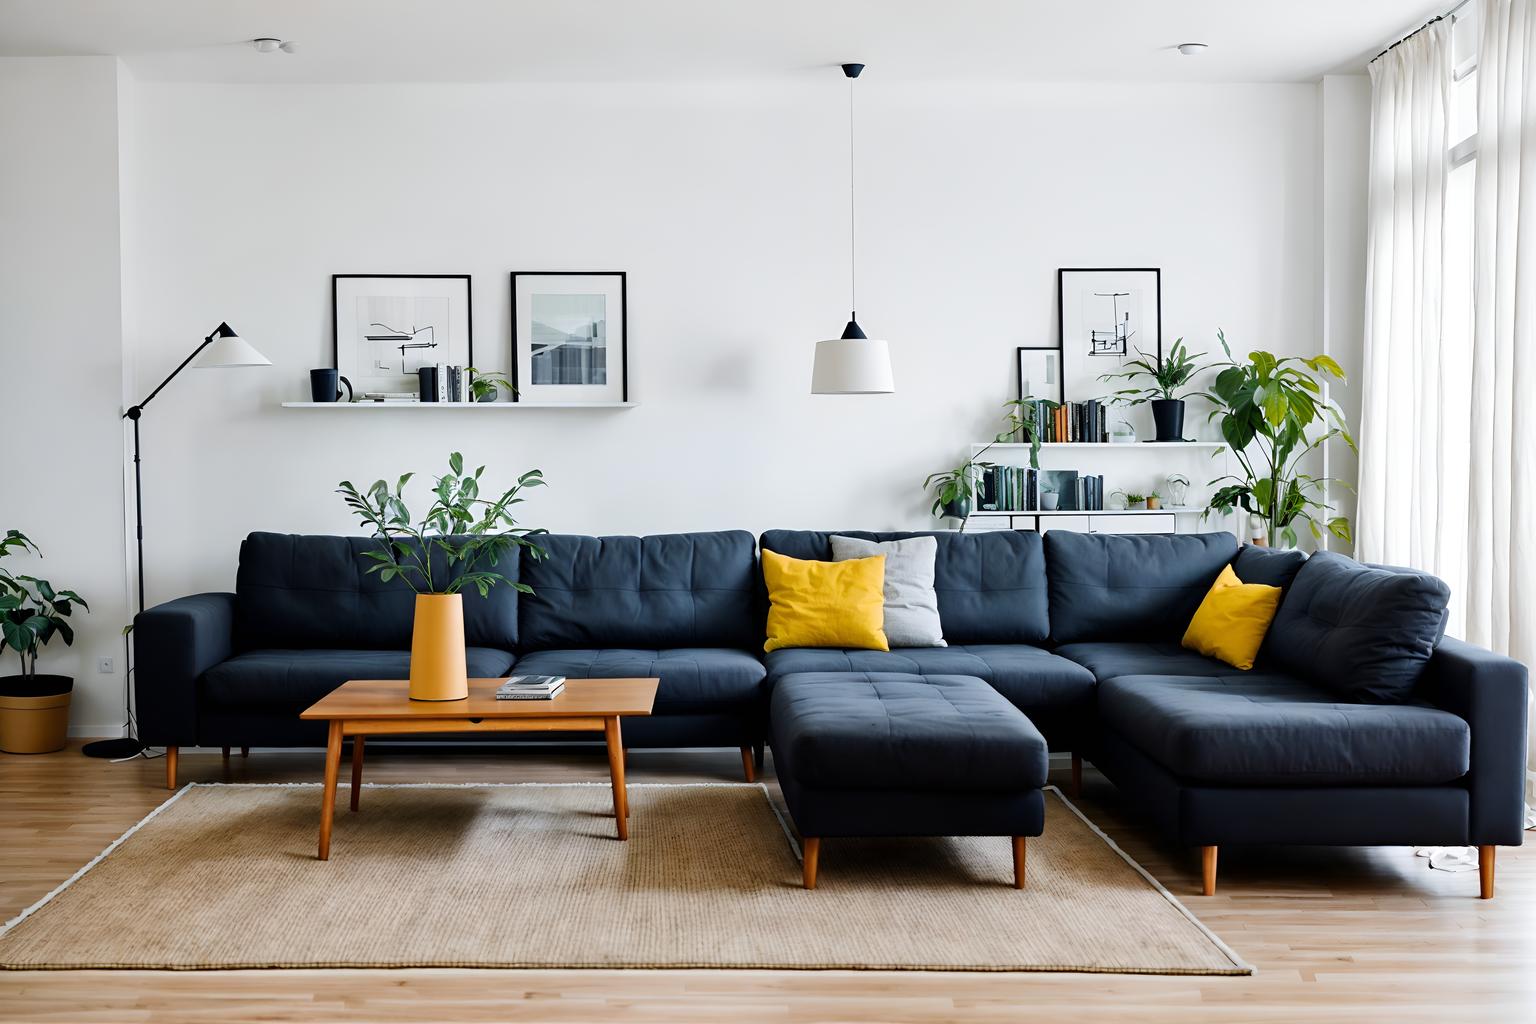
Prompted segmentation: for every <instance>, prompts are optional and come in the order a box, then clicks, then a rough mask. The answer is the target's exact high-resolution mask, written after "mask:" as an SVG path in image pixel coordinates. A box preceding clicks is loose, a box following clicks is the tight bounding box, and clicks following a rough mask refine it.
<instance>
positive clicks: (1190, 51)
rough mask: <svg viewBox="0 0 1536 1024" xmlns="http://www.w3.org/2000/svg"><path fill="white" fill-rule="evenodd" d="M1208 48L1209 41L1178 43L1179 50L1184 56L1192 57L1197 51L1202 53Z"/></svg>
mask: <svg viewBox="0 0 1536 1024" xmlns="http://www.w3.org/2000/svg"><path fill="white" fill-rule="evenodd" d="M1209 49H1210V44H1209V43H1180V44H1179V52H1180V53H1182V54H1183V55H1184V56H1186V57H1193V56H1194V55H1195V54H1197V53H1203V52H1204V51H1206V50H1209Z"/></svg>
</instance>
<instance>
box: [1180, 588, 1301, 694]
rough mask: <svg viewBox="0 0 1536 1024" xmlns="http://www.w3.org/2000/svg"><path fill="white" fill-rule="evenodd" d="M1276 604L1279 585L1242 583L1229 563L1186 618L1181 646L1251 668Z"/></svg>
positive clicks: (1277, 604) (1242, 667) (1272, 619)
mask: <svg viewBox="0 0 1536 1024" xmlns="http://www.w3.org/2000/svg"><path fill="white" fill-rule="evenodd" d="M1279 607H1280V588H1279V587H1267V586H1265V585H1264V584H1262V583H1244V582H1243V581H1242V580H1240V579H1238V578H1237V573H1235V572H1233V571H1232V567H1231V566H1230V565H1229V566H1227V567H1225V568H1224V569H1222V570H1221V575H1220V576H1217V577H1216V582H1215V583H1213V584H1211V589H1210V592H1209V593H1207V594H1206V595H1205V600H1203V601H1201V602H1200V607H1199V608H1198V609H1196V611H1195V617H1194V618H1193V619H1191V620H1189V629H1187V630H1185V631H1184V646H1185V647H1188V648H1189V649H1190V650H1192V651H1199V652H1200V653H1201V654H1205V655H1209V656H1210V657H1212V658H1217V659H1219V660H1221V661H1224V662H1226V663H1227V664H1228V665H1231V666H1232V667H1233V668H1240V669H1242V670H1243V671H1244V672H1246V671H1248V670H1249V669H1251V668H1253V659H1255V658H1257V657H1258V656H1259V645H1261V644H1262V643H1264V634H1265V633H1267V632H1269V624H1270V623H1271V622H1272V621H1274V618H1275V609H1277V608H1279Z"/></svg>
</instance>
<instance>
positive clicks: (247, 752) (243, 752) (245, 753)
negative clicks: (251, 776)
mask: <svg viewBox="0 0 1536 1024" xmlns="http://www.w3.org/2000/svg"><path fill="white" fill-rule="evenodd" d="M240 756H241V757H250V756H251V748H250V747H241V748H240Z"/></svg>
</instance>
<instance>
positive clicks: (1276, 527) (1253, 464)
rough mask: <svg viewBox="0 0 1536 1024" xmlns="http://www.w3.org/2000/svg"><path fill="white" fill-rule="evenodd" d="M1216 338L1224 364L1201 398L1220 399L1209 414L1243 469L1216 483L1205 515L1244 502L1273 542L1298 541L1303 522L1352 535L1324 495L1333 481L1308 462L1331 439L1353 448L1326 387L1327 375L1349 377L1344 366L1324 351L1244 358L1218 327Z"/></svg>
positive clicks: (1314, 530) (1317, 530) (1318, 531)
mask: <svg viewBox="0 0 1536 1024" xmlns="http://www.w3.org/2000/svg"><path fill="white" fill-rule="evenodd" d="M1216 337H1217V338H1218V339H1219V340H1220V342H1221V347H1222V351H1224V352H1225V353H1226V355H1227V362H1225V363H1223V364H1220V365H1221V366H1223V367H1225V368H1224V369H1222V370H1221V372H1220V373H1218V374H1217V375H1216V380H1215V382H1214V383H1213V384H1212V386H1211V390H1210V392H1209V393H1206V394H1205V395H1204V396H1203V397H1205V398H1207V399H1209V400H1210V401H1211V402H1213V403H1215V405H1216V409H1215V411H1213V412H1212V413H1211V419H1213V420H1219V421H1220V423H1221V436H1222V439H1223V440H1225V441H1226V442H1227V444H1228V445H1229V446H1230V447H1231V449H1232V453H1233V455H1234V456H1235V457H1236V459H1237V462H1238V465H1239V466H1240V467H1241V468H1242V473H1241V474H1236V475H1229V476H1225V477H1221V478H1220V479H1218V480H1213V481H1212V485H1213V486H1216V487H1217V489H1216V491H1215V492H1214V493H1213V494H1212V495H1211V499H1210V503H1209V506H1208V507H1207V508H1206V511H1205V514H1206V515H1207V516H1209V515H1210V514H1211V513H1212V512H1219V513H1223V514H1230V513H1231V512H1232V511H1233V510H1234V509H1237V508H1241V509H1243V510H1244V511H1245V512H1247V513H1249V514H1250V515H1252V516H1256V517H1258V518H1259V519H1260V520H1261V521H1262V522H1263V524H1264V532H1265V536H1266V537H1267V539H1268V542H1269V543H1270V544H1271V545H1276V546H1278V545H1281V544H1284V545H1285V546H1287V547H1295V546H1296V542H1297V533H1296V530H1297V527H1298V526H1299V525H1300V524H1302V523H1305V524H1306V526H1307V529H1308V530H1310V531H1311V534H1312V536H1313V537H1314V538H1321V537H1322V536H1323V535H1324V532H1325V531H1326V532H1327V533H1329V534H1332V535H1333V536H1335V537H1338V538H1339V539H1340V540H1344V541H1348V540H1350V539H1351V534H1350V525H1349V520H1348V519H1346V518H1345V517H1344V516H1340V515H1333V514H1331V513H1332V512H1333V511H1334V509H1333V506H1332V505H1330V504H1329V503H1328V502H1327V501H1326V500H1325V498H1324V497H1323V491H1324V484H1325V483H1328V482H1329V481H1328V479H1327V478H1325V477H1318V476H1313V475H1311V474H1309V473H1308V472H1306V470H1305V468H1304V466H1303V461H1304V460H1305V459H1306V457H1307V455H1308V454H1310V453H1311V452H1314V451H1316V450H1317V449H1319V448H1321V447H1322V446H1323V445H1324V444H1326V443H1328V442H1329V441H1331V440H1333V439H1334V438H1338V439H1340V440H1342V441H1343V442H1344V443H1345V444H1347V445H1349V447H1350V450H1352V451H1353V450H1355V439H1354V438H1353V437H1351V436H1350V434H1349V425H1348V423H1347V421H1346V420H1345V417H1344V413H1343V411H1342V410H1341V409H1340V408H1339V406H1338V404H1337V403H1335V402H1334V401H1333V400H1332V399H1330V398H1328V397H1327V396H1326V395H1325V394H1324V391H1323V384H1324V383H1325V382H1326V381H1327V380H1329V379H1330V378H1331V379H1333V380H1337V381H1340V382H1342V381H1344V379H1345V377H1344V370H1343V368H1342V367H1340V366H1339V364H1338V363H1337V362H1335V361H1334V360H1333V359H1332V358H1330V357H1329V356H1326V355H1318V356H1312V357H1310V358H1307V357H1301V356H1284V357H1277V356H1275V355H1274V354H1272V353H1269V352H1262V351H1256V352H1250V353H1248V358H1247V359H1246V360H1244V361H1241V362H1239V361H1237V360H1234V359H1233V358H1232V350H1231V348H1230V347H1229V346H1228V345H1227V338H1226V335H1225V334H1223V333H1222V332H1220V331H1218V332H1216ZM1218 485H1219V486H1218Z"/></svg>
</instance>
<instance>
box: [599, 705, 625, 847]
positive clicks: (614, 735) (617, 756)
mask: <svg viewBox="0 0 1536 1024" xmlns="http://www.w3.org/2000/svg"><path fill="white" fill-rule="evenodd" d="M603 735H604V736H606V737H607V739H608V776H609V778H610V779H611V780H612V782H613V818H614V821H615V822H617V823H618V826H619V838H620V839H628V838H629V793H628V792H627V791H626V790H625V788H624V743H623V740H622V739H620V736H619V718H618V716H617V715H614V716H612V717H610V718H606V719H604V720H603Z"/></svg>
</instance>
